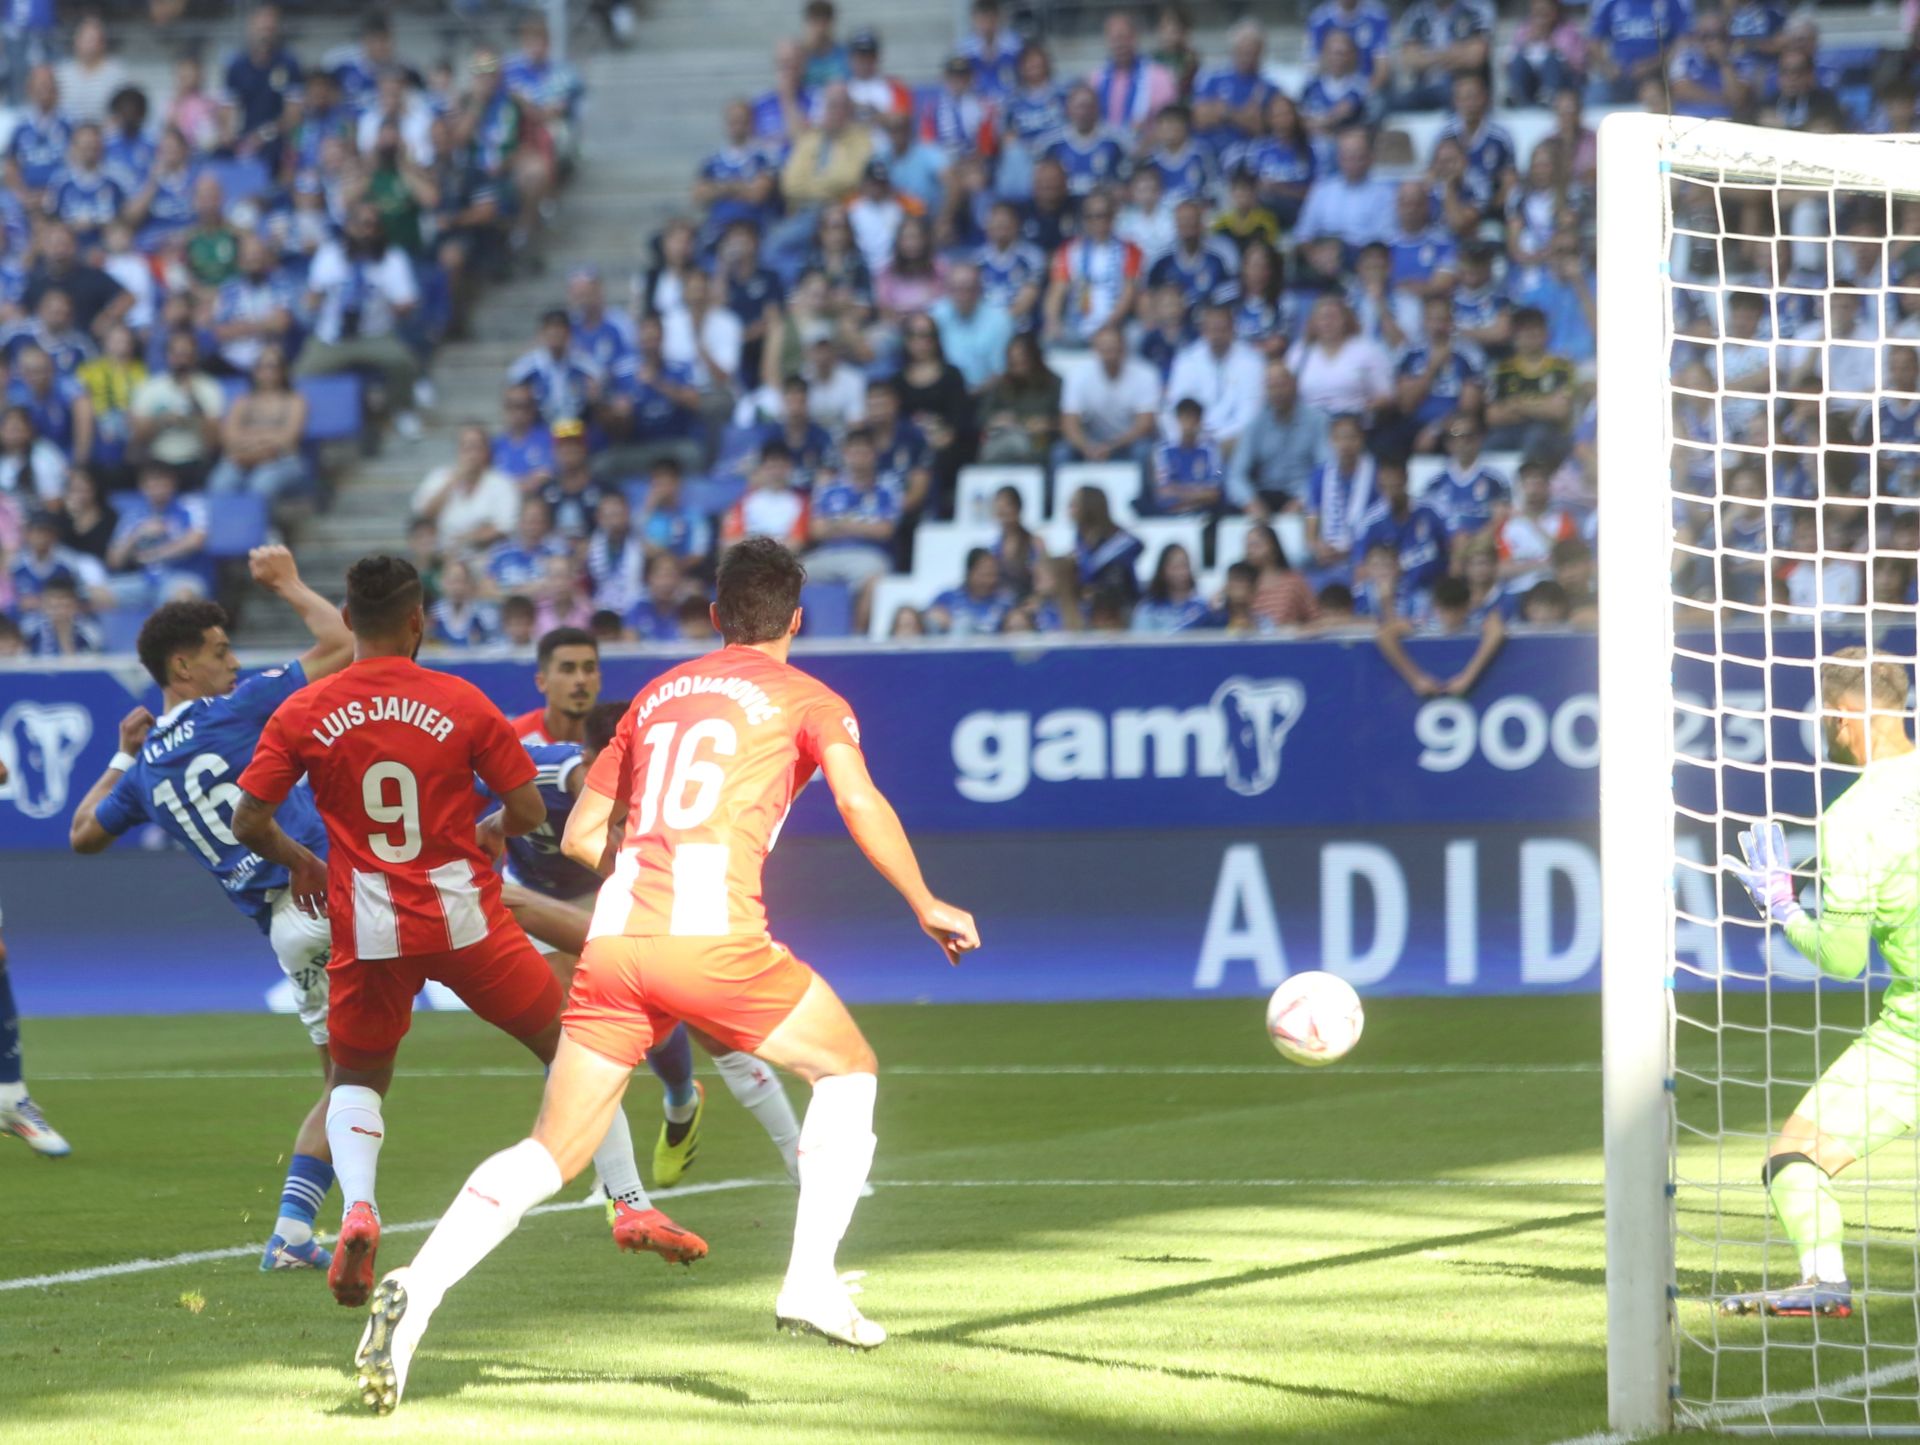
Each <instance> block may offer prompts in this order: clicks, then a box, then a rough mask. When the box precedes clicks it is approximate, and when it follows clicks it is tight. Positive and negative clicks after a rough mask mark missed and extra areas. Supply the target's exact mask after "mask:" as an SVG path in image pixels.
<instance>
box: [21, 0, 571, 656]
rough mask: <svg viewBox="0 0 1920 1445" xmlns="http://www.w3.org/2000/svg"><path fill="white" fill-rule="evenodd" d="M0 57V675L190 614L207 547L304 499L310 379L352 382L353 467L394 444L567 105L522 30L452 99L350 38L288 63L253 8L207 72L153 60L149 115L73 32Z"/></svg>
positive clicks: (517, 213) (548, 185)
mask: <svg viewBox="0 0 1920 1445" xmlns="http://www.w3.org/2000/svg"><path fill="white" fill-rule="evenodd" d="M0 33H3V34H4V36H5V39H6V41H7V44H6V46H5V55H6V60H7V63H8V72H7V86H8V93H9V95H10V97H11V98H12V99H13V101H14V108H13V111H12V116H11V119H12V128H11V131H10V132H9V133H8V135H7V138H6V141H5V144H4V184H3V186H0V393H3V394H4V400H3V401H0V408H3V409H0V651H11V652H20V651H26V652H28V653H31V654H34V655H42V656H60V655H70V654H74V653H84V652H91V651H98V650H101V648H102V647H103V646H104V645H105V644H106V641H107V633H106V629H105V628H104V627H103V621H104V620H105V619H109V618H112V617H114V616H116V615H118V616H122V617H127V618H131V619H133V620H136V621H137V619H138V617H139V616H141V615H143V614H144V612H145V611H146V610H149V609H151V608H152V607H153V606H155V605H157V604H158V603H160V602H162V601H165V600H168V599H171V598H175V597H182V596H193V595H199V594H202V593H205V592H207V591H208V590H209V589H210V587H212V586H213V585H214V583H215V580H216V567H215V559H214V557H213V556H212V555H210V552H209V535H210V533H214V532H217V531H218V529H219V526H220V524H221V522H222V521H223V520H225V519H227V518H230V517H231V516H233V515H234V514H236V513H240V512H242V511H244V512H246V514H247V515H250V516H260V515H264V513H265V512H266V510H267V508H268V507H285V506H286V505H288V504H290V503H292V502H294V501H295V500H296V499H300V498H303V497H304V498H308V499H310V500H323V499H324V487H323V482H324V478H323V477H321V476H320V475H318V474H317V472H316V468H315V455H314V447H313V446H312V435H311V432H310V429H309V425H308V423H309V395H308V391H307V388H308V387H309V386H310V385H311V384H312V383H313V382H314V381H315V380H316V379H319V378H327V377H341V376H353V377H357V378H364V379H365V381H366V382H367V384H366V385H365V386H364V387H356V388H354V389H353V390H352V391H351V392H350V393H349V396H350V398H351V399H352V404H353V405H354V406H356V407H358V406H360V405H361V404H363V403H364V406H365V408H366V421H367V422H368V425H367V426H365V427H362V426H361V424H360V422H361V418H360V417H359V416H358V415H356V416H354V417H352V418H350V419H349V423H348V426H347V428H346V430H347V432H348V433H349V434H357V435H359V436H361V437H362V438H363V440H364V441H365V442H366V444H368V445H374V444H377V438H378V437H379V436H380V435H381V434H382V433H385V432H391V433H393V434H396V435H397V436H398V437H400V438H401V439H403V440H411V439H414V438H417V437H418V436H419V435H420V423H419V419H418V416H417V414H416V413H417V408H419V407H423V406H429V405H431V404H432V402H433V399H434V398H433V389H432V385H431V382H430V380H429V379H428V373H429V367H430V364H431V359H432V356H433V353H434V349H435V347H436V345H437V344H438V343H439V342H440V341H441V340H442V339H443V338H445V337H446V336H448V335H450V334H458V332H459V331H460V329H461V328H462V326H463V325H464V323H465V317H466V314H467V312H468V309H469V308H470V307H471V305H472V304H473V299H474V293H475V288H476V287H477V286H478V285H480V284H482V283H483V282H484V281H485V280H486V279H488V278H490V277H497V276H500V275H502V274H504V273H506V272H508V271H509V270H511V269H512V268H513V267H514V266H515V265H516V264H517V263H518V262H520V261H522V260H527V259H529V258H531V256H532V255H533V250H534V245H535V242H536V239H537V236H536V233H537V231H538V229H539V227H540V225H541V223H542V219H543V216H545V215H546V214H548V213H549V212H550V209H551V202H552V200H553V197H554V195H555V192H556V189H557V187H558V185H559V183H560V181H561V180H562V178H563V177H564V175H565V173H566V171H567V169H568V166H569V164H570V157H571V154H572V145H573V143H574V140H575V133H574V126H575V124H576V121H577V118H578V113H579V107H580V103H581V99H582V95H581V86H580V83H579V80H578V78H577V77H576V76H575V75H574V73H573V72H572V71H571V70H570V69H569V68H568V67H566V66H565V65H564V64H561V63H558V62H555V61H554V60H552V58H551V56H550V53H549V50H548V37H547V34H546V29H545V25H544V23H543V22H542V21H540V20H538V19H532V20H528V21H526V22H525V23H523V24H522V25H521V26H520V27H519V30H518V38H519V46H518V48H517V49H515V50H513V51H512V52H511V53H508V54H505V55H503V54H501V53H499V52H496V51H495V50H492V49H490V48H488V47H486V46H481V47H478V48H476V49H474V50H473V51H472V53H471V55H470V58H469V60H468V63H467V65H466V67H465V69H464V73H462V74H460V75H459V76H456V74H455V72H454V69H453V67H452V66H450V65H447V64H444V63H443V64H438V65H435V66H432V67H431V68H429V69H426V70H424V71H423V70H421V69H418V68H416V67H415V66H413V65H411V64H409V63H408V61H407V59H406V58H404V57H402V56H400V55H398V54H396V53H395V46H394V40H393V36H392V34H391V32H390V30H389V27H388V25H387V22H386V20H385V19H384V18H383V16H382V14H381V13H380V12H379V11H377V10H375V11H372V12H370V13H369V16H368V18H367V19H366V20H365V21H364V23H363V24H362V26H361V29H360V36H359V41H358V43H357V44H354V45H352V46H349V47H347V48H345V49H344V50H341V51H339V52H337V53H333V54H327V55H307V56H304V57H303V56H301V55H299V54H297V53H296V52H295V51H294V50H293V49H292V48H291V47H290V46H289V45H288V44H287V43H286V41H285V40H284V38H283V37H282V33H281V22H280V15H279V12H278V10H277V9H276V8H275V7H274V6H272V5H262V6H258V7H256V8H254V9H252V10H251V11H250V12H249V13H248V15H247V18H246V21H245V27H244V36H243V38H242V40H241V43H240V44H239V46H238V47H237V48H236V49H235V50H234V51H233V52H232V53H231V54H230V55H227V56H224V57H222V58H220V60H219V62H218V68H217V70H211V71H210V70H209V68H208V67H206V66H205V65H204V64H203V62H202V61H201V59H199V58H198V57H197V56H192V55H187V56H183V57H182V58H181V59H180V60H179V61H178V63H177V65H176V67H175V70H174V75H173V84H172V89H171V93H170V94H169V95H168V96H167V97H166V98H165V104H164V108H163V107H162V106H161V105H160V103H159V102H158V101H157V100H156V99H155V98H153V97H150V96H149V95H148V94H147V93H146V91H145V90H144V89H143V88H141V87H140V86H139V85H137V84H134V83H131V82H130V81H129V79H128V75H127V71H126V69H125V68H124V67H123V66H122V65H121V63H120V62H119V61H118V60H117V59H116V58H114V57H113V56H112V54H111V53H110V46H109V37H108V33H107V28H106V23H105V21H104V20H103V19H102V18H101V17H100V16H98V15H93V14H87V15H83V16H81V17H80V18H79V19H78V20H77V22H76V23H75V24H74V25H73V28H72V32H71V37H70V51H71V53H70V55H69V57H68V58H66V59H62V60H60V61H58V62H57V63H48V62H47V59H46V57H47V56H49V55H50V54H51V52H52V49H53V48H54V42H55V36H54V34H53V30H52V15H51V7H44V11H43V9H42V7H37V6H21V7H13V8H12V9H10V10H9V12H8V16H7V18H6V20H5V22H4V27H3V28H0ZM242 497H246V498H252V499H258V500H257V502H256V503H255V504H254V505H253V506H251V507H242V506H241V505H239V504H238V503H236V502H235V500H234V499H236V498H242ZM254 540H260V538H258V537H256V538H254Z"/></svg>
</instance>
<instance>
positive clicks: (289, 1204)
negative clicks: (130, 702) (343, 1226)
mask: <svg viewBox="0 0 1920 1445" xmlns="http://www.w3.org/2000/svg"><path fill="white" fill-rule="evenodd" d="M248 564H249V566H250V568H251V570H252V572H253V577H254V580H255V581H256V582H258V583H259V584H260V585H261V586H262V587H264V588H266V589H267V591H269V592H271V593H273V594H274V595H275V596H277V597H279V598H281V599H282V600H284V601H285V602H287V603H288V605H290V606H291V607H292V608H293V609H294V611H295V612H297V613H298V614H299V616H300V621H301V622H302V623H303V624H305V626H306V628H307V631H308V632H310V633H311V634H312V635H313V646H312V647H310V648H308V649H307V651H306V652H305V654H303V655H302V656H301V657H299V658H298V659H296V660H295V661H293V662H289V663H288V664H286V665H285V666H284V667H276V668H272V669H270V670H268V671H266V672H263V673H259V674H257V675H255V676H253V677H250V678H248V679H247V680H246V681H245V682H240V663H239V661H238V659H236V658H235V656H234V653H233V646H232V644H231V643H230V642H229V641H228V640H227V615H226V613H225V612H224V611H223V610H222V609H221V608H220V607H219V606H218V605H217V604H215V603H212V602H170V603H168V604H167V605H166V606H164V607H162V608H160V609H159V610H158V611H156V612H155V613H154V614H153V615H152V616H151V617H149V618H148V619H147V620H146V623H145V625H144V626H142V627H141V629H140V641H139V650H140V661H141V664H142V665H143V666H144V667H145V668H146V670H147V672H148V673H149V674H150V675H151V676H152V678H153V680H154V681H155V682H156V683H158V684H159V686H160V690H161V698H162V701H163V703H164V705H165V709H166V710H165V711H164V712H163V713H161V715H160V717H159V718H158V719H157V720H156V719H154V718H153V717H152V715H151V714H149V713H148V712H147V710H146V709H145V708H135V709H134V711H133V712H132V713H130V714H129V715H128V716H127V718H126V720H125V721H124V722H123V723H122V724H121V730H120V735H121V747H122V748H123V749H124V750H123V751H122V752H120V753H119V754H118V755H116V756H115V757H114V759H113V761H112V762H111V763H109V764H108V765H107V770H106V772H104V773H103V774H101V776H100V779H99V781H98V782H96V783H95V784H94V785H93V787H92V788H91V789H89V790H88V792H87V795H86V797H84V798H82V799H81V800H80V805H79V807H77V808H76V809H75V810H74V814H73V826H72V833H71V841H72V843H73V848H74V851H75V852H77V853H98V852H100V851H101V850H103V849H105V848H106V847H108V846H109V845H110V844H111V843H112V842H113V840H114V839H115V838H118V837H119V836H120V835H121V834H123V833H125V832H126V831H127V830H128V829H129V828H132V827H133V826H135V825H136V824H138V823H142V822H149V821H150V822H153V823H157V824H158V825H159V826H160V828H161V829H162V830H163V831H164V832H166V833H167V835H168V836H169V837H171V838H172V839H173V840H174V841H175V842H177V843H179V844H180V845H181V846H182V847H183V848H184V849H185V850H186V852H187V855H188V856H189V857H191V858H193V859H194V860H195V861H197V862H198V863H199V864H200V865H201V866H202V867H203V868H205V869H206V870H207V871H208V872H209V873H211V874H212V875H213V876H214V877H215V878H217V879H218V880H219V881H220V886H221V887H222V888H224V889H225V890H226V893H227V897H228V898H230V899H231V900H232V901H233V904H234V906H235V907H237V908H238V909H239V910H240V911H241V912H242V913H244V914H245V915H246V916H247V917H248V918H250V919H251V920H253V923H254V926H255V927H257V928H258V929H259V930H260V931H261V932H262V933H264V934H266V935H267V939H268V941H269V943H270V944H271V946H272V948H273V952H274V956H275V957H276V958H277V959H279V961H280V967H281V969H282V970H284V971H285V973H286V975H287V979H288V981H289V982H290V983H291V984H292V985H293V1000H294V1006H295V1008H296V1010H297V1011H298V1013H299V1016H300V1022H301V1023H303V1024H305V1025H306V1029H307V1035H308V1037H309V1038H311V1039H312V1040H313V1042H314V1045H315V1046H316V1047H317V1048H318V1049H319V1050H320V1068H321V1074H322V1082H321V1091H320V1098H319V1102H317V1103H316V1104H315V1105H314V1106H313V1107H312V1108H311V1109H310V1110H308V1112H307V1117H306V1118H305V1119H304V1120H303V1121H302V1122H301V1125H300V1132H299V1133H298V1134H297V1135H296V1136H295V1139H294V1148H293V1158H292V1160H291V1161H290V1162H289V1164H288V1167H287V1178H286V1184H285V1186H284V1187H283V1188H282V1190H281V1195H280V1214H279V1218H278V1219H277V1220H276V1221H275V1223H274V1227H273V1235H272V1237H271V1238H270V1239H268V1241H267V1246H266V1250H265V1252H264V1253H263V1254H262V1255H261V1258H260V1268H261V1269H263V1270H274V1269H325V1268H326V1267H327V1265H328V1264H329V1263H330V1262H331V1256H330V1255H329V1254H328V1252H327V1251H326V1250H325V1249H323V1248H322V1247H321V1246H320V1242H319V1241H318V1240H317V1239H316V1238H315V1237H314V1233H313V1221H314V1217H315V1215H316V1214H317V1213H318V1212H319V1208H320V1203H321V1201H322V1200H323V1199H325V1198H326V1195H327V1191H328V1189H330V1188H331V1187H332V1185H333V1164H332V1157H333V1156H332V1153H331V1151H330V1150H329V1149H328V1147H327V1099H328V1095H329V1093H330V1092H331V1083H332V1080H331V1069H330V1067H329V1065H328V1062H327V955H328V947H329V940H328V928H327V921H326V919H324V918H313V917H309V916H308V915H307V914H305V913H303V912H301V911H300V909H298V908H297V907H295V906H294V901H293V895H292V893H291V892H290V891H289V889H288V887H287V882H288V877H287V870H286V869H285V868H284V867H282V866H281V865H279V864H277V863H269V862H267V861H266V860H265V859H263V858H261V857H260V856H259V855H258V854H256V853H254V852H253V851H252V850H251V849H249V848H247V847H246V846H245V845H243V844H242V843H240V842H239V841H238V840H237V839H236V838H235V837H234V835H233V809H234V806H235V804H237V803H238V802H239V800H240V789H239V787H238V782H239V778H240V774H241V773H242V772H243V771H244V770H245V769H246V766H247V764H248V763H249V762H250V761H252V759H253V750H254V748H255V747H256V746H257V745H258V744H259V741H260V730H261V729H262V728H263V727H265V726H266V723H267V719H268V718H270V717H271V716H272V715H273V712H274V709H275V708H277V707H279V705H280V704H281V702H282V701H283V700H285V699H286V698H288V697H290V696H291V695H292V694H294V693H295V692H298V691H299V690H300V689H301V688H303V687H305V686H306V685H307V684H308V683H309V682H314V681H317V680H318V679H320V678H323V677H327V676H330V675H331V674H333V673H336V672H338V671H339V670H340V669H341V668H343V667H345V666H346V665H347V664H348V663H349V662H351V661H352V660H353V634H352V633H350V632H349V631H348V630H347V625H346V623H345V622H344V621H343V620H342V619H341V615H340V613H339V611H338V610H337V609H336V608H335V607H334V606H333V604H332V603H330V602H328V601H327V600H326V598H324V597H322V596H320V594H319V593H317V592H315V591H314V590H313V589H312V588H311V587H308V586H307V585H306V583H304V582H302V581H301V580H300V573H299V570H298V569H297V568H296V567H295V566H294V563H293V554H292V553H290V552H289V551H287V549H286V548H285V547H256V548H255V549H254V550H253V553H252V555H251V556H250V557H249V559H248ZM236 684H237V685H236ZM149 728H150V729H151V731H148V729H149ZM143 735H144V736H145V742H144V743H141V741H140V739H141V738H142V736H143ZM130 742H131V743H135V744H136V745H138V752H137V754H136V753H135V752H134V750H133V749H132V748H128V747H127V744H128V743H130ZM279 820H280V824H281V826H282V827H284V828H285V829H286V830H287V832H288V833H290V834H291V835H292V836H293V837H295V838H297V839H298V840H299V841H300V842H301V843H302V844H303V845H305V846H306V847H308V848H310V849H312V850H313V851H314V852H316V853H319V854H322V855H324V852H325V849H326V833H325V831H324V829H323V828H322V827H321V823H320V814H319V812H318V810H317V809H316V808H315V807H314V802H313V795H312V793H311V792H309V791H308V790H307V787H306V785H305V784H304V783H302V784H301V785H300V786H299V787H298V788H297V789H296V790H295V791H294V793H293V794H292V796H290V797H289V798H288V799H287V803H286V805H285V806H284V807H282V808H281V809H280V813H279Z"/></svg>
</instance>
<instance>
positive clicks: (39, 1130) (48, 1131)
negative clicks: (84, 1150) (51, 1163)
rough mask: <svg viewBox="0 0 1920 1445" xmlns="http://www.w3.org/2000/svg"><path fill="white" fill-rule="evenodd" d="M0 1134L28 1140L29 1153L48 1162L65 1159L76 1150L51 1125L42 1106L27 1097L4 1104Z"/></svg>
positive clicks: (0, 1114) (0, 1108) (0, 1110)
mask: <svg viewBox="0 0 1920 1445" xmlns="http://www.w3.org/2000/svg"><path fill="white" fill-rule="evenodd" d="M0 1134H11V1135H13V1136H14V1137H15V1138H16V1139H24V1140H25V1141H26V1144H27V1147H28V1148H29V1149H31V1150H33V1152H34V1153H36V1154H39V1155H41V1156H42V1157H44V1158H47V1159H64V1158H66V1157H67V1155H69V1154H71V1153H72V1152H73V1146H72V1145H71V1144H69V1143H68V1142H67V1141H66V1140H65V1139H62V1138H61V1137H60V1133H59V1131H58V1130H56V1129H55V1128H54V1127H53V1125H51V1124H49V1123H48V1122H47V1116H46V1115H45V1114H42V1113H41V1112H40V1106H39V1105H38V1104H36V1103H34V1102H33V1100H32V1099H30V1098H28V1097H27V1096H26V1095H25V1094H22V1095H20V1096H19V1097H18V1098H16V1099H10V1100H8V1101H6V1102H4V1103H0Z"/></svg>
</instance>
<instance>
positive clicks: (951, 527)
mask: <svg viewBox="0 0 1920 1445" xmlns="http://www.w3.org/2000/svg"><path fill="white" fill-rule="evenodd" d="M994 536H995V533H994V529H993V528H992V527H983V526H980V525H979V524H977V523H974V522H922V523H921V524H920V525H919V527H917V528H916V529H915V530H914V534H913V575H914V577H915V578H917V579H919V580H920V581H922V582H925V583H927V584H928V585H930V586H931V587H933V589H934V590H935V591H936V592H944V591H945V590H946V589H947V588H949V587H958V586H959V585H960V584H961V582H962V581H963V580H964V574H965V569H966V564H967V553H968V552H969V551H970V550H972V549H973V548H975V547H989V546H992V545H993V539H994Z"/></svg>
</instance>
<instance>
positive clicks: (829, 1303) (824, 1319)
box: [773, 1273, 887, 1350]
mask: <svg viewBox="0 0 1920 1445" xmlns="http://www.w3.org/2000/svg"><path fill="white" fill-rule="evenodd" d="M845 1278H846V1279H848V1280H858V1279H860V1278H861V1276H860V1275H859V1274H857V1273H856V1274H852V1275H849V1276H846V1277H845ZM859 1288H860V1287H859V1285H858V1284H853V1285H852V1286H851V1288H849V1286H848V1284H847V1283H843V1282H842V1280H838V1279H829V1280H825V1281H822V1282H821V1283H819V1284H816V1285H812V1286H806V1285H802V1286H799V1287H795V1286H794V1285H793V1284H792V1283H787V1284H783V1285H782V1286H781V1287H780V1295H779V1297H778V1298H777V1299H775V1300H774V1302H773V1323H774V1328H775V1329H780V1330H785V1331H786V1332H787V1333H788V1334H792V1335H798V1334H801V1333H803V1332H804V1333H806V1334H810V1335H819V1336H820V1337H821V1338H822V1339H825V1340H831V1341H832V1342H833V1343H834V1344H836V1345H845V1346H847V1347H848V1348H849V1349H854V1350H873V1349H878V1348H879V1347H880V1346H881V1345H883V1344H885V1343H886V1342H887V1332H886V1331H885V1330H884V1329H882V1328H881V1327H880V1326H879V1325H877V1324H875V1323H874V1322H873V1321H872V1320H870V1319H868V1318H867V1317H866V1316H865V1315H863V1314H861V1313H860V1311H859V1309H858V1308H856V1307H855V1305H854V1303H853V1296H854V1295H855V1294H856V1293H858V1292H859Z"/></svg>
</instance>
